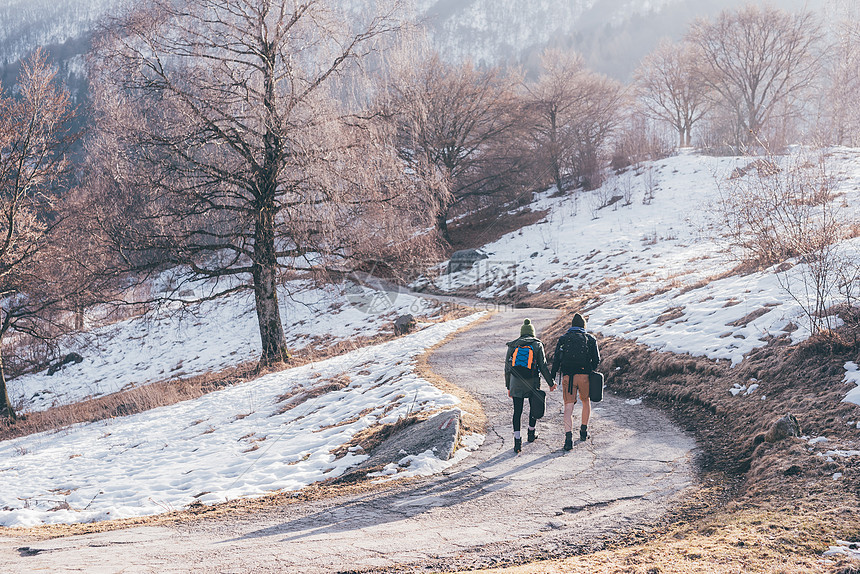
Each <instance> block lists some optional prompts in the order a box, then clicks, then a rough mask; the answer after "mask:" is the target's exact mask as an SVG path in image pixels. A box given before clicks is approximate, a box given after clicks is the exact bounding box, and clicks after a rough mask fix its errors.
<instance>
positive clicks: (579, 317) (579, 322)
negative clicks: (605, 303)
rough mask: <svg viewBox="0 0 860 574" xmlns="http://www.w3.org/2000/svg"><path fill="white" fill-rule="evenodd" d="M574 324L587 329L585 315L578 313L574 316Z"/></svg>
mask: <svg viewBox="0 0 860 574" xmlns="http://www.w3.org/2000/svg"><path fill="white" fill-rule="evenodd" d="M572 325H573V326H574V327H581V328H583V329H585V317H583V316H582V315H580V314H579V313H576V314H575V315H574V316H573V323H572Z"/></svg>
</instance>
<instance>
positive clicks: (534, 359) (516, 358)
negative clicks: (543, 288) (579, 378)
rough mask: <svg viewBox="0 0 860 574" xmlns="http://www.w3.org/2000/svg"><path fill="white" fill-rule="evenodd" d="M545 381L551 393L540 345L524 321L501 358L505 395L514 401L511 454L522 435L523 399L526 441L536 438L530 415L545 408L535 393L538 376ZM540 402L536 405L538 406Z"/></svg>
mask: <svg viewBox="0 0 860 574" xmlns="http://www.w3.org/2000/svg"><path fill="white" fill-rule="evenodd" d="M541 375H543V378H544V379H546V382H547V384H549V390H550V391H554V390H555V384H554V383H553V382H552V377H551V376H550V374H549V369H547V365H546V354H545V352H544V348H543V343H541V342H540V340H539V339H538V338H537V337H535V328H534V325H532V322H531V320H529V319H526V320H525V321H523V325H522V327H520V337H519V338H518V339H515V340H513V341H511V342H510V343H508V352H507V356H506V357H505V386H506V387H507V388H508V396H509V397H511V398H513V399H514V417H513V422H514V451H515V452H520V450H521V449H522V435H521V434H520V425H521V421H520V419H521V418H522V415H523V406H524V404H525V399H526V398H528V399H529V429H528V441H529V442H534V440H535V439H536V438H537V435H536V434H535V427H536V425H537V419H538V418H539V417H535V416H534V413H536V412H539V411H540V412H542V409H543V408H545V405H544V404H543V401H544V397H542V396H540V395H539V394H538V393H536V392H535V391H537V390H538V389H540V376H541ZM538 401H540V403H541V404H540V405H538V404H537V403H538Z"/></svg>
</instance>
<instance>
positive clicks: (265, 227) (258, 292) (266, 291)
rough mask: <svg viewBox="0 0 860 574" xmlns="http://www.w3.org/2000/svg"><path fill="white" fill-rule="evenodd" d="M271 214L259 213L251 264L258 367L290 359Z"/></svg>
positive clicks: (261, 211) (262, 211)
mask: <svg viewBox="0 0 860 574" xmlns="http://www.w3.org/2000/svg"><path fill="white" fill-rule="evenodd" d="M273 213H274V211H273V210H269V209H265V208H263V209H261V210H260V211H259V212H258V216H257V221H256V233H255V244H254V263H253V264H252V275H253V278H254V301H255V303H256V307H257V322H258V324H259V327H260V342H261V343H262V353H261V355H260V366H267V365H272V364H275V363H281V362H285V361H287V360H288V359H289V358H290V353H289V351H288V350H287V341H286V338H285V337H284V327H283V324H282V323H281V311H280V307H279V305H278V283H277V275H276V269H277V262H276V259H277V257H276V253H275V231H274V229H275V228H274V219H273Z"/></svg>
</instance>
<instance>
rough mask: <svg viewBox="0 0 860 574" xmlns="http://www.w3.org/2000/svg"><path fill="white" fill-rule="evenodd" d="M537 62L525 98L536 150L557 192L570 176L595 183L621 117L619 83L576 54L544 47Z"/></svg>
mask: <svg viewBox="0 0 860 574" xmlns="http://www.w3.org/2000/svg"><path fill="white" fill-rule="evenodd" d="M541 62H542V67H543V72H542V73H541V75H540V77H539V78H538V81H537V82H536V83H535V84H533V85H530V86H527V97H526V101H527V103H526V106H527V108H528V110H529V111H530V112H531V116H532V118H531V121H532V124H533V126H532V130H533V133H534V134H535V140H536V147H537V149H538V150H539V154H540V155H542V156H543V157H544V158H545V159H544V162H545V163H546V169H547V170H548V171H549V173H550V174H551V175H552V179H553V180H554V182H555V184H556V187H557V188H558V190H559V191H564V190H565V189H566V188H568V187H569V186H568V184H567V181H568V180H569V179H570V178H576V179H578V180H579V181H578V183H580V184H582V185H584V186H585V187H586V188H593V187H597V186H598V185H600V176H599V173H600V167H601V165H602V159H603V158H602V154H603V152H604V151H605V150H604V148H605V146H606V144H607V143H608V140H609V137H610V136H611V135H612V133H613V132H614V131H615V129H616V128H617V127H618V126H619V124H620V123H621V120H622V107H623V99H624V93H623V89H622V86H621V84H619V83H618V82H616V81H614V80H611V79H609V78H607V77H606V76H602V75H600V74H597V73H594V72H591V71H589V70H588V69H587V68H585V66H584V64H583V61H582V58H581V57H580V56H579V55H577V54H572V53H565V52H560V51H557V50H549V51H547V52H545V53H544V55H543V57H542V59H541Z"/></svg>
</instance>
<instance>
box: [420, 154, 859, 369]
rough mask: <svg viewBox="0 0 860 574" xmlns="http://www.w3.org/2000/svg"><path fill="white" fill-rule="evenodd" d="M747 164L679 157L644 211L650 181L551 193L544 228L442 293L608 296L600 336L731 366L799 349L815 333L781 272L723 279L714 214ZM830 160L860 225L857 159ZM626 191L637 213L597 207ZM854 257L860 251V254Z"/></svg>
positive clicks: (665, 165) (594, 322) (596, 315)
mask: <svg viewBox="0 0 860 574" xmlns="http://www.w3.org/2000/svg"><path fill="white" fill-rule="evenodd" d="M750 161H751V159H750V158H748V157H747V158H713V157H706V156H699V155H695V154H682V155H679V156H676V157H671V158H668V159H665V160H662V161H658V162H655V163H654V164H653V166H652V172H651V173H652V178H653V179H652V181H653V182H654V186H655V189H654V193H653V195H654V197H653V200H651V201H650V203H649V204H643V198H644V197H645V194H646V192H647V189H646V188H647V186H646V182H647V178H648V176H647V173H646V172H647V170H643V173H642V174H641V175H633V174H632V173H631V172H627V173H626V174H622V175H620V176H616V177H613V178H611V179H610V180H609V181H607V182H606V183H605V184H604V186H603V187H602V188H601V189H598V190H596V191H593V192H585V193H576V194H570V195H567V196H565V197H552V196H551V195H552V193H551V191H550V192H547V193H545V194H543V195H542V196H541V197H540V198H539V200H538V201H537V202H536V203H534V204H532V206H531V207H532V208H533V209H535V210H548V212H549V213H548V215H547V216H546V217H545V218H544V220H543V221H541V222H539V223H537V224H535V225H532V226H530V227H526V228H524V229H521V230H519V231H517V232H515V233H511V234H508V235H506V236H504V237H502V238H501V239H500V240H499V241H496V242H495V243H492V244H490V245H487V246H486V247H485V249H484V250H485V251H486V253H487V254H488V255H489V259H487V260H483V261H480V262H478V263H477V264H476V265H475V266H474V267H473V268H472V269H471V270H468V271H462V272H460V273H457V274H454V275H452V276H446V275H443V276H441V278H440V279H439V280H438V281H437V283H438V286H439V287H440V288H442V289H443V290H454V289H458V288H463V287H468V286H474V285H475V284H476V282H477V283H482V282H483V280H484V279H486V278H487V277H488V276H492V277H495V278H496V280H495V281H494V282H493V283H492V284H490V285H483V284H482V285H481V291H480V292H479V295H480V296H481V297H493V296H496V295H501V294H503V293H505V292H507V291H509V290H511V289H513V288H515V287H516V286H520V287H521V288H522V287H523V286H525V287H526V288H527V289H528V290H529V291H531V292H535V291H538V290H539V289H540V290H550V291H554V292H560V293H571V294H577V293H581V292H583V291H593V290H594V289H595V288H599V290H600V296H599V298H597V299H595V300H593V301H591V302H590V303H589V304H588V309H587V315H588V316H589V327H590V328H591V329H593V330H596V331H600V332H601V333H603V334H605V335H612V336H619V337H625V338H630V339H635V340H637V341H639V342H641V343H644V344H646V345H649V346H651V347H653V348H655V349H661V350H665V351H673V352H677V353H690V354H692V355H695V356H702V355H704V356H707V357H709V358H712V359H721V360H728V361H731V362H732V364H737V363H738V362H740V361H741V360H743V357H744V355H745V354H746V353H749V352H750V351H751V350H752V349H753V348H756V347H761V346H764V345H766V344H767V340H768V338H769V337H775V336H779V335H786V334H789V335H790V337H791V339H792V340H793V341H795V342H798V341H801V340H803V339H805V338H807V337H808V336H809V329H808V322H807V320H806V319H805V318H804V315H803V312H802V309H801V308H800V307H799V306H798V305H797V304H796V303H795V302H794V301H793V300H791V298H790V297H789V296H788V295H787V294H786V293H785V291H784V290H783V289H782V288H781V287H780V285H779V282H778V280H777V276H776V271H775V270H774V269H770V270H767V271H764V272H760V273H752V274H748V275H737V274H729V275H726V274H727V272H729V271H730V270H732V269H733V268H734V267H735V265H736V263H735V262H733V261H732V260H731V259H730V258H729V257H728V256H727V254H726V243H725V240H724V239H723V238H722V237H721V230H720V227H719V225H717V223H718V222H716V221H715V219H714V216H713V215H712V214H711V213H710V212H709V210H708V207H709V206H710V205H713V204H715V202H716V200H717V199H718V194H719V189H718V182H719V181H725V180H726V178H727V177H728V176H729V175H730V174H731V173H732V170H734V169H735V168H736V167H743V166H746V165H747V164H749V163H750ZM828 161H829V164H830V165H829V170H830V172H831V174H832V175H834V176H835V177H836V178H837V180H838V181H839V183H838V185H837V192H841V193H843V194H844V195H842V196H841V197H840V199H839V201H840V202H841V203H843V204H844V205H846V206H847V209H848V210H851V211H852V212H853V213H854V214H855V217H856V216H857V215H858V214H860V151H858V150H851V149H836V150H833V152H832V153H831V154H830V158H829V160H828ZM627 186H630V187H631V188H632V189H633V195H632V202H631V204H630V205H626V206H625V205H623V203H624V201H623V200H619V201H617V202H616V203H614V204H612V205H611V206H609V207H604V208H602V209H599V208H598V206H599V205H601V204H603V203H605V202H606V200H607V199H608V198H611V197H613V196H617V195H622V194H623V190H624V189H625V188H626V187H627ZM854 241H855V242H856V241H857V240H854ZM854 249H855V252H860V245H856V244H855V247H854ZM795 269H798V270H799V269H800V266H797V267H796V268H795ZM724 275H725V276H724ZM498 278H502V279H508V280H509V281H508V282H504V281H499V280H498ZM601 284H602V285H601Z"/></svg>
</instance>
